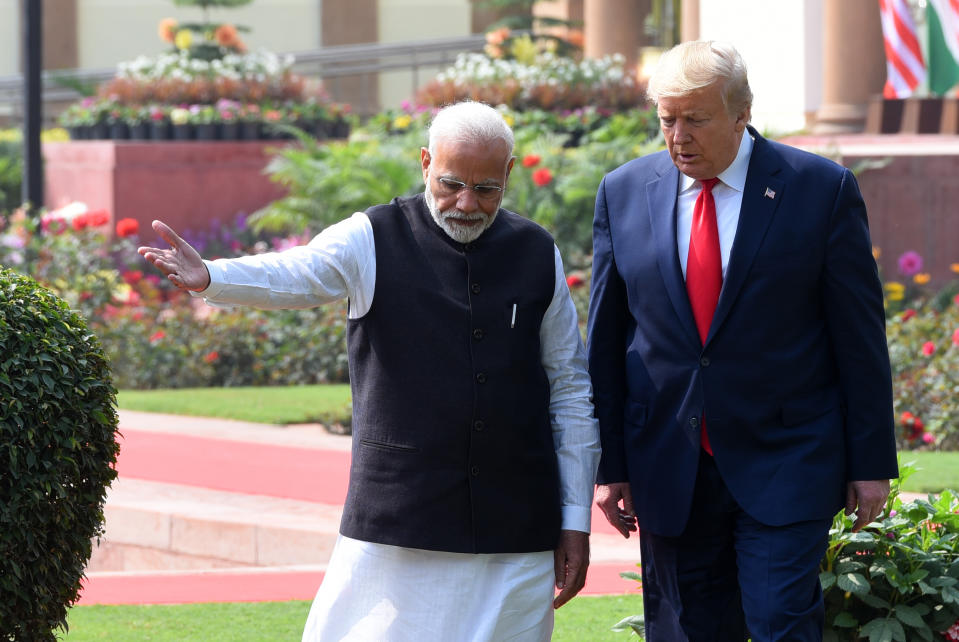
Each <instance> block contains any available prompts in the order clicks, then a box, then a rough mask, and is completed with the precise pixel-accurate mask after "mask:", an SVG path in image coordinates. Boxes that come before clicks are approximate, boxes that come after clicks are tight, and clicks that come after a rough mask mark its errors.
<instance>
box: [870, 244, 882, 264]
mask: <svg viewBox="0 0 959 642" xmlns="http://www.w3.org/2000/svg"><path fill="white" fill-rule="evenodd" d="M880 256H882V250H880V249H879V248H878V247H876V246H875V245H873V246H872V258H874V259H876V260H877V261H878V260H879V257H880Z"/></svg>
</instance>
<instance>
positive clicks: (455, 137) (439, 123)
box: [427, 100, 514, 156]
mask: <svg viewBox="0 0 959 642" xmlns="http://www.w3.org/2000/svg"><path fill="white" fill-rule="evenodd" d="M441 140H442V141H447V142H449V141H464V142H471V143H473V142H479V143H490V142H493V141H494V140H501V141H503V142H504V143H506V146H507V147H508V149H509V152H508V156H512V155H513V144H514V143H513V130H512V129H510V128H509V125H507V124H506V121H505V120H503V115H502V114H501V113H499V112H498V111H496V110H495V109H493V108H492V107H490V106H489V105H486V104H483V103H479V102H475V101H472V100H466V101H463V102H459V103H454V104H452V105H449V106H448V107H444V108H443V109H441V110H440V111H439V112H437V114H436V116H434V117H433V122H432V123H431V124H430V140H429V147H428V148H427V149H428V150H429V152H430V154H434V153H436V144H437V143H438V142H439V141H441Z"/></svg>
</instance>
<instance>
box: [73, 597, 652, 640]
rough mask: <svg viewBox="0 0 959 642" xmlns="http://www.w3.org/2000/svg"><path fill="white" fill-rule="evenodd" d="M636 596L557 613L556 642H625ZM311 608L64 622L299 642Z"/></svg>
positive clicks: (194, 607) (127, 612)
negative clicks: (620, 626)
mask: <svg viewBox="0 0 959 642" xmlns="http://www.w3.org/2000/svg"><path fill="white" fill-rule="evenodd" d="M642 609H643V601H642V597H641V596H640V595H639V594H636V595H612V596H604V597H579V598H576V599H574V600H573V601H572V602H570V603H569V604H567V605H566V606H564V607H563V608H561V609H560V610H559V611H557V612H556V629H555V632H554V633H553V640H554V641H555V642H583V641H584V640H589V641H590V642H607V641H608V642H617V641H619V642H628V640H630V639H633V640H635V639H636V637H635V636H633V635H632V634H631V633H624V632H620V633H614V632H612V631H610V627H612V626H613V625H614V624H616V623H617V622H619V621H620V620H621V619H623V618H624V617H626V616H629V615H636V614H637V613H640V612H642ZM309 610H310V603H309V602H259V603H237V604H183V605H176V606H78V607H75V608H73V609H71V611H70V613H69V617H68V621H69V623H70V632H69V633H68V634H67V635H66V636H64V639H65V640H67V641H68V642H87V641H88V640H111V641H113V640H124V641H128V640H129V641H139V640H151V641H156V642H167V641H169V642H174V641H176V642H181V641H182V642H190V641H195V642H211V641H216V640H229V641H230V642H253V641H254V640H255V641H262V642H276V641H278V640H299V639H300V636H301V634H302V633H303V624H304V623H305V622H306V614H307V613H308V612H309Z"/></svg>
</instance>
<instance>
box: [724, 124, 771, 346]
mask: <svg viewBox="0 0 959 642" xmlns="http://www.w3.org/2000/svg"><path fill="white" fill-rule="evenodd" d="M749 133H750V134H752V135H753V138H754V145H753V152H752V155H751V157H750V159H749V170H748V173H747V174H746V185H745V187H744V188H743V203H742V206H741V208H740V210H739V224H738V226H737V227H736V237H735V239H734V240H733V247H732V250H731V252H730V256H729V264H728V265H727V267H726V278H725V279H724V281H723V289H722V291H721V292H720V294H719V303H718V304H717V305H716V313H715V314H714V315H713V322H712V325H711V326H710V329H709V336H708V337H707V338H706V343H707V344H708V343H709V341H710V340H711V339H712V337H713V336H714V335H715V334H716V332H717V330H718V329H719V327H720V326H721V325H722V323H723V321H725V319H726V317H727V316H728V314H729V311H730V310H731V309H732V306H733V303H734V302H735V301H736V297H737V296H738V295H739V292H740V290H742V287H743V283H744V282H745V281H746V276H747V275H748V274H749V268H750V266H751V265H752V262H753V259H754V258H755V257H756V252H757V250H759V246H760V245H761V244H762V241H763V238H764V237H765V236H766V230H767V229H768V228H769V223H770V222H771V221H772V218H773V214H774V213H775V211H776V209H777V208H778V207H779V203H780V201H782V199H783V196H784V192H785V183H784V182H783V181H782V180H781V179H779V178H776V176H775V175H776V174H778V173H779V172H780V169H781V166H782V160H781V159H780V157H779V155H778V154H777V153H776V151H775V150H774V149H773V148H772V146H771V145H770V144H769V142H768V141H767V140H766V139H765V138H763V137H762V136H760V135H759V134H758V133H757V132H756V130H754V129H753V128H752V127H750V128H749Z"/></svg>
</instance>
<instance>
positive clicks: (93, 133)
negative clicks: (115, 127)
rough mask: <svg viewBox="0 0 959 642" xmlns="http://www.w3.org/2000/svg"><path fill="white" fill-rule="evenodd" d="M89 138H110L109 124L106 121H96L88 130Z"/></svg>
mask: <svg viewBox="0 0 959 642" xmlns="http://www.w3.org/2000/svg"><path fill="white" fill-rule="evenodd" d="M90 138H93V139H96V140H105V139H107V138H110V126H109V125H107V124H106V123H97V124H96V125H94V126H93V127H92V128H91V130H90Z"/></svg>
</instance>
